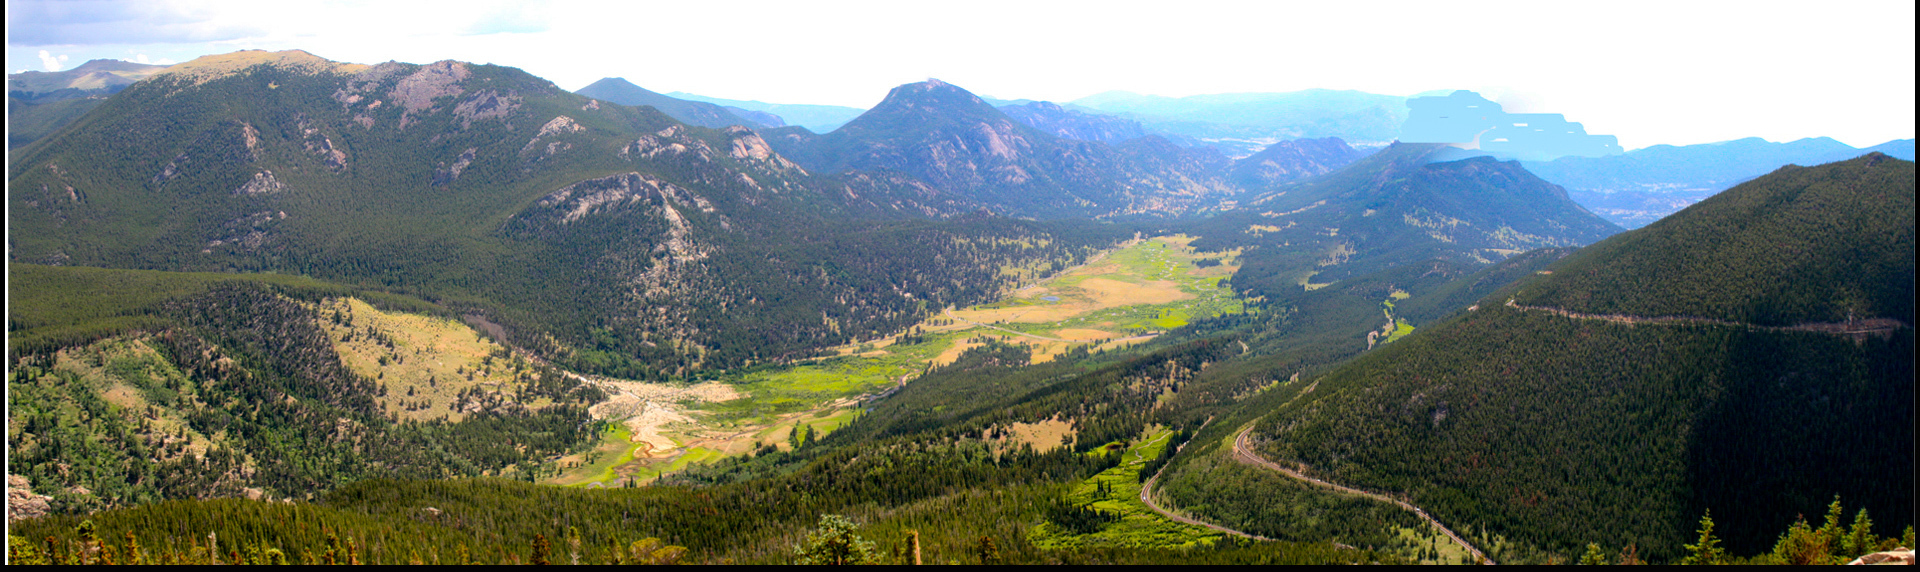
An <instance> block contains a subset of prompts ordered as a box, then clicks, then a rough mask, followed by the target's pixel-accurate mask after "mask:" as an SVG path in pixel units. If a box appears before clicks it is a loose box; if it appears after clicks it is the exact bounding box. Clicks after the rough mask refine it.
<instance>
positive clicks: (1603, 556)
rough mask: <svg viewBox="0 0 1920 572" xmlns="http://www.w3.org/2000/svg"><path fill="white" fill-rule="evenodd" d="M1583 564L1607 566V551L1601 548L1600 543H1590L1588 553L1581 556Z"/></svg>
mask: <svg viewBox="0 0 1920 572" xmlns="http://www.w3.org/2000/svg"><path fill="white" fill-rule="evenodd" d="M1580 565H1581V566H1606V565H1607V553H1606V552H1604V551H1602V550H1600V545H1599V544H1598V543H1588V544H1587V553H1586V554H1583V555H1581V556H1580Z"/></svg>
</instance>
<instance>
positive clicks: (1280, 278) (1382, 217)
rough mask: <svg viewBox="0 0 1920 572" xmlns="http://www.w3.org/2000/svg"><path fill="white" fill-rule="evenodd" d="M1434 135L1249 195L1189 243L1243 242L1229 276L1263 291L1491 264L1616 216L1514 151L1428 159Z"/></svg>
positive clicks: (1581, 239)
mask: <svg viewBox="0 0 1920 572" xmlns="http://www.w3.org/2000/svg"><path fill="white" fill-rule="evenodd" d="M1440 149H1442V147H1441V146H1438V145H1432V144H1427V145H1418V144H1395V145H1393V146H1391V147H1388V148H1387V149H1385V150H1382V151H1380V152H1378V153H1375V154H1373V155H1370V156H1367V157H1365V158H1362V159H1359V160H1357V161H1354V162H1353V163H1351V164H1348V165H1346V166H1345V167H1343V168H1341V169H1339V170H1337V171H1333V172H1330V173H1327V174H1325V175H1321V176H1318V177H1313V178H1310V179H1306V180H1302V181H1296V182H1292V183H1286V184H1282V185H1278V186H1275V187H1272V188H1271V190H1268V191H1265V192H1264V193H1259V194H1255V195H1252V196H1249V197H1246V198H1244V199H1242V200H1241V201H1240V204H1241V208H1239V209H1238V210H1235V211H1232V212H1227V213H1222V214H1221V215H1219V216H1215V217H1213V218H1210V219H1207V220H1205V221H1201V222H1198V223H1195V224H1194V225H1193V226H1192V227H1191V229H1192V230H1190V232H1193V233H1195V234H1200V235H1203V237H1204V238H1202V239H1201V240H1198V241H1195V242H1194V246H1195V247H1197V248H1202V249H1207V250H1226V249H1233V248H1239V249H1241V250H1242V252H1243V254H1242V259H1243V261H1244V266H1243V267H1242V268H1241V270H1240V272H1239V273H1238V274H1236V275H1235V276H1234V278H1233V286H1234V289H1235V290H1236V291H1239V292H1241V293H1243V294H1246V295H1248V296H1265V297H1269V298H1273V297H1277V296H1281V295H1284V294H1286V293H1288V292H1290V291H1299V290H1301V289H1303V288H1306V289H1311V288H1317V287H1319V285H1321V284H1328V283H1332V282H1335V281H1338V280H1341V279H1344V278H1347V277H1351V276H1359V275H1363V274H1368V273H1372V272H1376V271H1379V270H1383V269H1386V268H1391V267H1395V266H1401V265H1406V264H1413V263H1418V262H1422V261H1426V260H1431V259H1441V260H1446V261H1449V262H1453V263H1456V264H1470V265H1478V264H1487V263H1491V262H1495V261H1499V260H1501V259H1504V258H1506V257H1508V256H1512V255H1514V254H1518V253H1520V252H1525V251H1528V250H1533V249H1536V248H1546V247H1565V246H1580V245H1584V244H1590V243H1592V242H1594V241H1597V240H1600V239H1601V238H1605V237H1607V236H1610V235H1612V234H1613V233H1616V232H1619V230H1620V229H1619V227H1616V226H1613V225H1612V224H1611V223H1608V222H1606V221H1603V220H1600V219H1599V218H1598V217H1595V216H1593V214H1592V213H1589V212H1587V211H1586V210H1585V209H1582V208H1580V206H1579V205H1576V204H1574V203H1573V201H1571V200H1568V199H1567V195H1566V192H1565V191H1564V190H1562V189H1560V188H1559V187H1556V186H1554V185H1552V184H1549V183H1547V182H1546V181H1542V180H1540V179H1539V178H1538V177H1534V176H1533V175H1531V174H1529V173H1527V172H1526V170H1525V169H1521V168H1520V166H1519V164H1518V163H1514V162H1505V163H1501V162H1496V161H1493V160H1491V159H1486V158H1477V159H1469V160H1465V161H1452V162H1438V163H1434V162H1430V161H1429V157H1428V156H1429V155H1430V154H1432V153H1434V152H1436V151H1438V150H1440Z"/></svg>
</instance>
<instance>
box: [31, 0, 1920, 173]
mask: <svg viewBox="0 0 1920 572" xmlns="http://www.w3.org/2000/svg"><path fill="white" fill-rule="evenodd" d="M6 9H7V14H6V16H7V40H6V41H7V51H6V54H7V55H6V60H7V61H6V66H7V71H8V73H18V72H22V71H27V70H40V71H53V70H61V69H71V68H72V67H74V66H77V65H80V64H81V63H83V62H86V61H87V60H91V59H97V58H110V59H121V60H128V61H146V62H150V63H159V64H169V63H176V62H183V61H187V60H190V59H192V58H195V57H198V56H202V55H208V54H218V53H227V52H232V51H235V50H242V49H266V50H285V49H302V50H306V51H308V52H312V53H313V54H315V55H318V56H321V57H324V58H327V59H331V60H335V61H343V62H355V63H378V62H383V61H388V60H398V61H402V62H409V63H429V62H433V61H438V60H443V59H453V60H460V61H467V62H474V63H492V64H498V65H506V66H513V67H517V68H520V69H523V70H526V71H527V72H529V73H532V74H534V75H537V76H540V77H543V78H546V79H548V80H551V81H553V82H554V83H555V84H558V85H559V86H560V87H562V88H564V89H569V90H573V89H579V88H581V87H585V86H586V85H587V84H589V83H592V82H593V81H595V80H597V79H600V78H603V77H624V78H626V79H628V80H629V81H632V82H633V83H635V84H638V85H640V86H642V87H646V88H648V89H651V90H653V91H657V92H661V93H666V92H672V91H683V92H688V93H697V94H701V95H706V96H711V97H722V98H729V99H748V100H760V101H766V102H772V103H818V104H830V105H844V106H851V107H862V108H864V107H870V106H872V105H873V104H875V103H877V102H879V100H880V99H881V98H883V97H885V95H886V93H887V90H888V89H890V88H892V87H893V86H896V85H899V84H903V83H909V82H915V81H921V80H925V79H927V78H939V79H941V80H944V81H946V82H948V83H951V84H954V85H957V86H960V87H963V88H966V89H968V90H970V91H973V92H974V93H976V94H980V95H987V96H992V97H998V98H1002V99H1017V98H1027V99H1040V100H1050V101H1057V102H1066V101H1071V100H1074V99H1078V98H1081V97H1085V96H1088V95H1093V94H1096V93H1100V92H1105V91H1110V90H1121V91H1131V92H1135V93H1142V94H1150V95H1162V96H1169V97H1184V96H1189V95H1200V94H1212V93H1242V92H1286V91H1297V90H1302V89H1311V88H1322V89H1345V90H1359V91H1365V92H1370V93H1379V94H1388V95H1412V94H1415V93H1421V92H1428V91H1434V90H1454V89H1468V90H1474V91H1476V92H1479V93H1480V94H1482V95H1483V96H1485V97H1487V98H1488V99H1491V100H1494V101H1496V102H1499V103H1501V104H1502V106H1503V107H1504V108H1505V110H1506V111H1509V112H1521V113H1560V114H1564V115H1565V116H1566V118H1567V119H1568V120H1569V121H1576V122H1580V123H1582V124H1584V125H1585V127H1586V130H1587V132H1588V133H1593V134H1607V135H1614V136H1617V137H1618V138H1619V141H1620V144H1621V145H1622V146H1623V147H1625V148H1628V149H1634V148H1641V147H1646V146H1648V145H1654V144H1671V145H1687V144H1696V143H1710V142H1716V141H1726V140H1732V139H1738V138H1743V137H1761V138H1765V139H1767V140H1770V141H1791V140H1796V139H1800V138H1805V137H1820V136H1826V137H1832V138H1834V139H1838V140H1840V141H1841V142H1843V143H1847V144H1849V145H1853V146H1856V147H1865V146H1870V145H1875V144H1879V143H1883V142H1886V141H1888V140H1892V139H1907V138H1912V137H1913V136H1914V135H1913V131H1914V108H1915V102H1914V55H1913V54H1914V48H1915V46H1914V23H1913V22H1914V3H1913V2H1912V1H1911V0H1898V1H1885V0H1839V1H1824V2H1820V3H1809V2H1779V3H1769V2H1756V1H1747V2H1705V1H1692V0H1688V1H1674V0H1662V1H1653V2H1646V1H1638V0H1609V1H1606V2H1579V3H1576V2H1444V1H1432V0H1429V1H1421V2H1402V1H1397V0H1369V1H1367V2H1323V1H1317V2H1292V1H1271V0H1269V1H1259V2H1251V1H1205V0H1186V1H1182V2H1168V1H1165V0H1155V1H1151V2H1129V1H1111V0H1110V1H1098V2H1072V1H1061V0H1048V1H1034V0H1021V1H998V0H980V1H973V2H899V1H885V2H865V1H839V2H825V1H792V0H790V1H765V2H763V1H733V2H686V1H674V2H652V1H630V2H587V1H564V0H555V1H547V2H509V1H493V0H466V1H460V2H439V1H416V0H407V1H393V0H379V1H367V0H354V1H307V2H260V1H257V0H245V1H186V0H178V1H175V0H137V1H128V0H66V1H47V0H8V1H7V3H6Z"/></svg>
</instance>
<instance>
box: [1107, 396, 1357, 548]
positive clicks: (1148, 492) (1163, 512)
mask: <svg viewBox="0 0 1920 572" xmlns="http://www.w3.org/2000/svg"><path fill="white" fill-rule="evenodd" d="M1209 422H1211V420H1209ZM1201 427H1203V428H1204V427H1205V425H1202V426H1201ZM1168 435H1172V433H1168ZM1185 448H1187V444H1186V443H1181V444H1180V446H1179V447H1176V448H1174V450H1173V452H1174V454H1175V455H1178V454H1180V450H1181V449H1185ZM1165 471H1166V467H1165V466H1162V467H1160V471H1159V472H1155V473H1154V474H1153V476H1152V477H1149V478H1147V483H1146V484H1144V485H1141V486H1140V503H1141V504H1144V505H1147V508H1150V509H1153V512H1157V513H1160V516H1164V517H1167V518H1168V519H1171V520H1173V521H1175V522H1182V523H1186V524H1191V525H1194V526H1203V527H1206V528H1209V529H1212V530H1217V531H1220V532H1224V533H1227V534H1231V535H1234V536H1239V537H1243V538H1252V539H1255V540H1273V539H1271V538H1267V537H1265V536H1260V535H1258V534H1248V533H1245V532H1241V531H1238V530H1234V529H1231V528H1227V527H1224V526H1218V525H1213V524H1208V523H1204V522H1200V521H1198V520H1194V519H1191V518H1187V517H1184V516H1181V515H1177V514H1174V513H1173V511H1170V510H1167V509H1164V508H1161V507H1160V505H1158V504H1155V503H1154V502H1153V484H1154V483H1155V482H1158V481H1159V480H1160V473H1161V472H1165ZM1334 546H1339V547H1341V548H1353V547H1351V546H1347V545H1345V544H1340V543H1337V542H1336V543H1334Z"/></svg>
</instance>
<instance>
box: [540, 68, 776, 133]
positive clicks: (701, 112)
mask: <svg viewBox="0 0 1920 572" xmlns="http://www.w3.org/2000/svg"><path fill="white" fill-rule="evenodd" d="M574 93H578V94H580V95H584V96H587V97H591V98H594V99H598V100H602V101H609V102H613V103H618V104H620V105H645V106H648V107H652V108H654V109H658V110H660V112H661V113H665V114H667V116H668V117H672V118H674V119H676V120H679V121H680V122H681V123H685V124H688V125H698V126H701V127H716V128H717V127H726V126H729V125H745V126H748V127H778V126H780V125H781V124H780V123H768V122H765V121H749V120H747V119H745V118H742V117H741V116H739V115H735V114H734V113H733V112H732V111H728V110H727V109H726V108H724V107H721V106H718V105H714V104H711V103H706V102H701V101H686V100H682V99H674V98H672V97H667V96H665V95H661V94H658V93H654V92H653V91H651V90H648V89H647V88H644V87H640V86H637V85H634V84H633V82H630V81H627V80H626V79H625V78H618V77H609V78H603V79H601V80H600V81H596V82H593V83H592V84H589V85H588V86H586V87H583V88H580V89H578V90H575V91H574Z"/></svg>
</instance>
